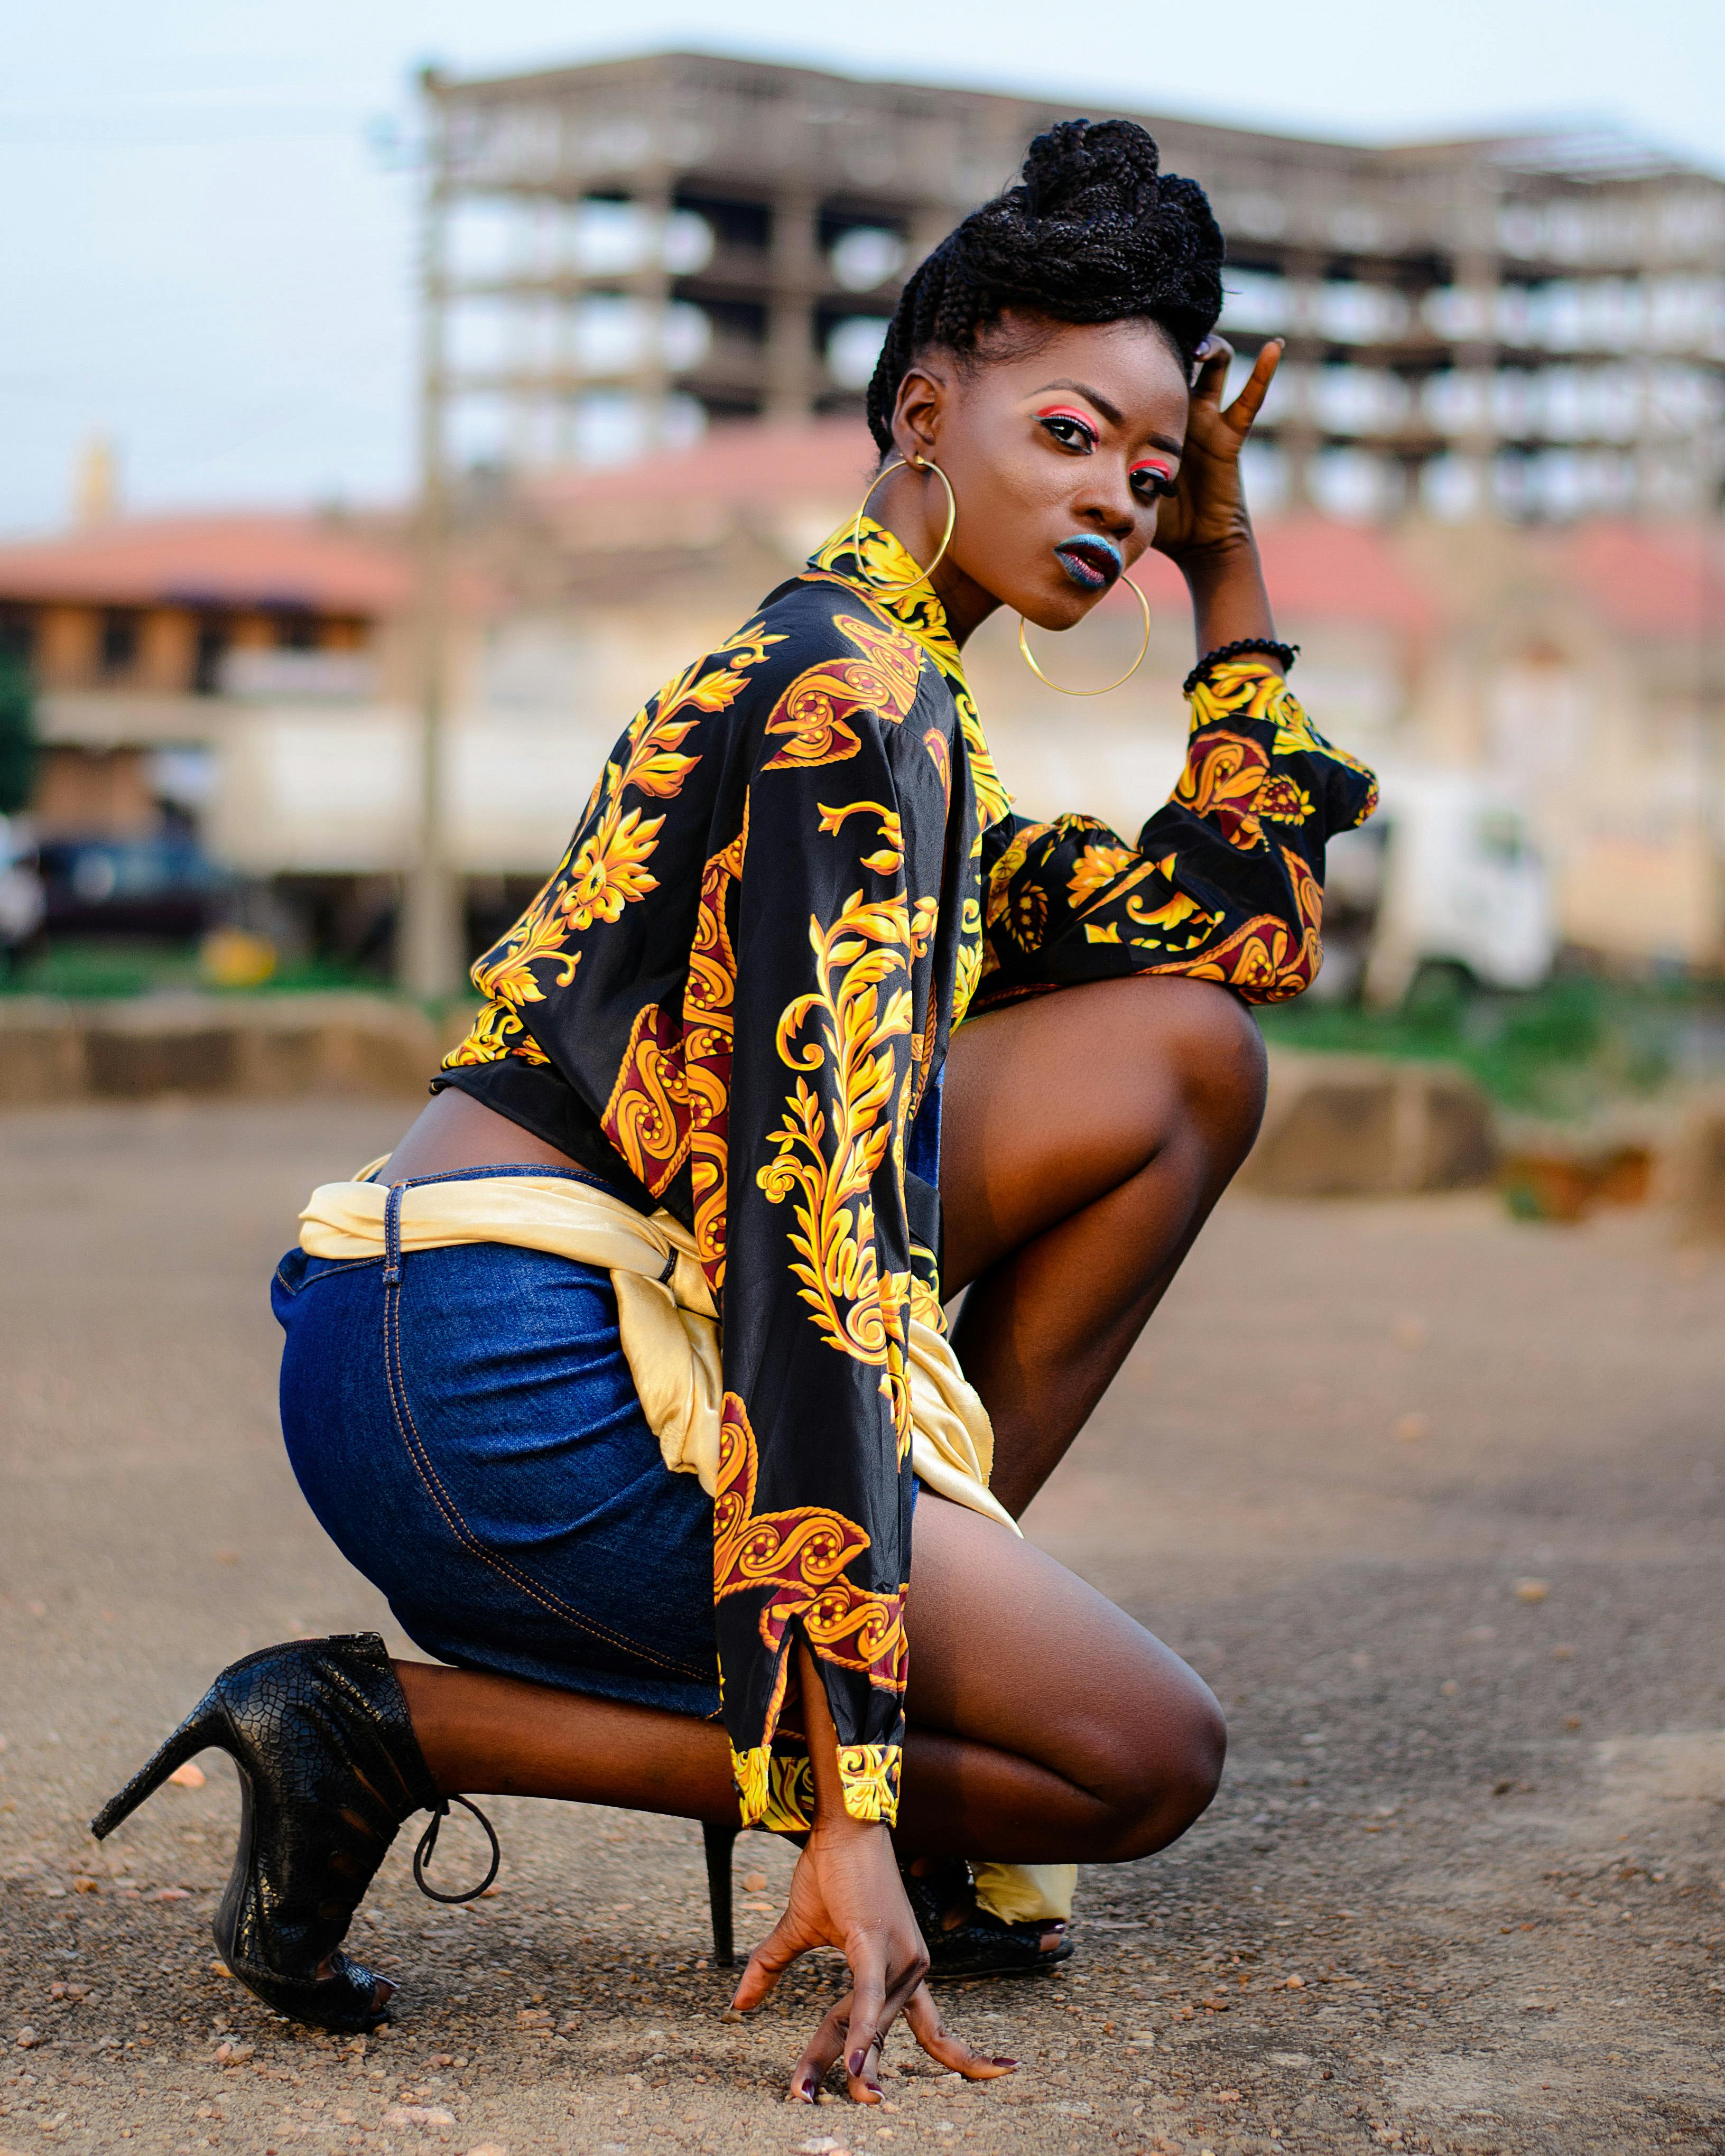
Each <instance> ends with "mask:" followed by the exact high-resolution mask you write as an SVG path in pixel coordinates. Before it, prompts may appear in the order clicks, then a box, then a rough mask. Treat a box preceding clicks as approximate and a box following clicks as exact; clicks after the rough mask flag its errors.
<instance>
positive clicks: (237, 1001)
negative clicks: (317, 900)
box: [0, 994, 466, 1106]
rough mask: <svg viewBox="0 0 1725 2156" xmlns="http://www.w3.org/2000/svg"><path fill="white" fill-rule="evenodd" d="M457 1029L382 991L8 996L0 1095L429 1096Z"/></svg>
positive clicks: (1, 1025) (1, 1098) (30, 1098)
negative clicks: (113, 998)
mask: <svg viewBox="0 0 1725 2156" xmlns="http://www.w3.org/2000/svg"><path fill="white" fill-rule="evenodd" d="M465 1023H466V1019H465V1014H461V1028H465ZM445 1034H449V1037H450V1038H459V1029H456V1028H454V1024H453V1021H452V1024H451V1027H447V1028H439V1027H438V1026H435V1025H434V1024H433V1023H432V1021H431V1020H430V1019H428V1018H427V1017H426V1016H425V1015H424V1013H422V1012H420V1011H418V1010H415V1009H413V1008H412V1007H411V1006H409V1005H407V1004H398V1003H393V1002H392V1001H391V1000H390V999H389V998H388V997H384V996H361V995H343V994H331V995H307V996H289V995H282V996H259V997H248V998H244V999H241V998H234V997H228V996H220V997H218V996H193V995H187V996H145V997H139V998H136V999H135V1000H129V1001H125V1002H115V1003H112V1004H105V1003H97V1002H90V1003H72V1002H61V1001H57V1000H56V999H54V998H50V997H45V996H44V997H36V996H18V997H8V998H0V1105H4V1106H27V1105H29V1104H32V1103H43V1102H49V1101H66V1100H80V1099H83V1100H100V1101H127V1100H147V1099H150V1098H151V1097H155V1096H160V1095H162V1094H167V1093H179V1094H193V1095H197V1096H206V1097H208V1096H223V1097H226V1098H228V1099H239V1100H286V1099H290V1098H293V1097H295V1096H299V1095H303V1094H317V1093H324V1094H330V1095H336V1096H345V1097H347V1098H350V1099H351V1098H355V1097H365V1098H386V1097H398V1098H405V1097H408V1096H413V1095H418V1096H423V1095H424V1091H425V1086H426V1084H427V1082H428V1081H429V1079H430V1077H431V1075H432V1073H433V1071H434V1070H435V1069H436V1068H437V1065H438V1060H439V1057H440V1056H441V1055H443V1054H444V1050H445V1048H446V1046H447V1045H448V1041H447V1040H446V1039H445V1038H444V1035H445Z"/></svg>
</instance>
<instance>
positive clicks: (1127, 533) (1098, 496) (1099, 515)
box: [1074, 472, 1138, 539]
mask: <svg viewBox="0 0 1725 2156" xmlns="http://www.w3.org/2000/svg"><path fill="white" fill-rule="evenodd" d="M1086 478H1087V480H1089V483H1088V484H1087V485H1086V487H1085V488H1084V490H1083V492H1082V493H1081V495H1080V496H1079V499H1078V500H1077V501H1076V504H1075V505H1074V506H1075V507H1076V509H1077V511H1078V513H1079V515H1080V516H1082V517H1083V518H1084V519H1085V521H1086V522H1087V523H1088V524H1089V525H1090V526H1091V528H1092V529H1093V530H1094V531H1100V532H1101V533H1103V534H1104V535H1105V536H1106V537H1108V538H1110V539H1127V538H1130V537H1131V536H1132V532H1133V531H1135V530H1136V529H1137V521H1138V515H1137V502H1136V501H1134V500H1133V499H1132V489H1131V487H1130V486H1129V485H1127V479H1126V475H1125V474H1124V473H1123V472H1122V474H1121V475H1120V476H1119V479H1118V480H1117V481H1116V480H1111V479H1105V478H1103V477H1102V475H1101V474H1100V473H1099V474H1097V475H1095V476H1094V477H1093V478H1091V476H1090V475H1086Z"/></svg>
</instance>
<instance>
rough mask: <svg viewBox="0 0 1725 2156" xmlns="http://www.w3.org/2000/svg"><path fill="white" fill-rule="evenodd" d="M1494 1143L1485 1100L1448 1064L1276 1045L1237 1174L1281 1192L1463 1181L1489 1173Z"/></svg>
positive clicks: (1350, 1193)
mask: <svg viewBox="0 0 1725 2156" xmlns="http://www.w3.org/2000/svg"><path fill="white" fill-rule="evenodd" d="M1497 1152H1498V1145H1497V1132H1496V1127H1495V1124H1494V1120H1493V1116H1492V1110H1491V1102H1490V1101H1489V1100H1488V1099H1487V1098H1486V1095H1485V1093H1484V1092H1483V1091H1481V1088H1480V1087H1479V1086H1476V1084H1475V1083H1474V1081H1473V1080H1472V1079H1471V1078H1470V1077H1469V1076H1468V1075H1467V1074H1466V1072H1465V1071H1463V1070H1458V1069H1457V1068H1456V1067H1455V1065H1452V1064H1447V1063H1414V1062H1407V1063H1403V1062H1391V1061H1389V1060H1383V1059H1379V1058H1378V1057H1375V1056H1369V1055H1303V1054H1297V1053H1294V1052H1291V1051H1288V1050H1277V1051H1276V1052H1275V1053H1274V1054H1272V1055H1271V1058H1270V1093H1269V1098H1268V1100H1267V1101H1266V1105H1265V1110H1264V1126H1263V1128H1262V1130H1261V1131H1260V1133H1259V1136H1258V1142H1257V1143H1256V1145H1255V1146H1254V1147H1253V1148H1252V1150H1251V1152H1250V1155H1249V1156H1248V1158H1247V1160H1246V1163H1245V1167H1244V1168H1242V1169H1241V1170H1240V1178H1239V1180H1240V1184H1241V1186H1242V1188H1245V1189H1248V1190H1260V1191H1263V1192H1265V1193H1267V1194H1269V1195H1271V1196H1274V1197H1277V1198H1350V1197H1389V1196H1392V1195H1395V1194H1398V1193H1408V1192H1413V1191H1420V1190H1461V1189H1466V1188H1470V1187H1471V1186H1473V1185H1475V1184H1478V1183H1489V1182H1490V1181H1491V1175H1492V1172H1493V1169H1494V1168H1495V1167H1496V1165H1497Z"/></svg>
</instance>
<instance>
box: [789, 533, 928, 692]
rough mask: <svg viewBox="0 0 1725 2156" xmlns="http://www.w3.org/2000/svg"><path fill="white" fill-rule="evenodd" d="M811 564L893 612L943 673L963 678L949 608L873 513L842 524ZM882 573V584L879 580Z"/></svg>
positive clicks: (892, 614) (874, 604) (812, 557)
mask: <svg viewBox="0 0 1725 2156" xmlns="http://www.w3.org/2000/svg"><path fill="white" fill-rule="evenodd" d="M809 567H810V568H811V569H812V570H814V572H816V573H817V574H818V575H821V576H827V577H834V579H835V580H836V581H837V582H838V583H841V584H844V585H845V586H847V587H848V588H850V590H851V591H854V592H855V593H858V594H859V595H860V597H861V598H865V599H866V600H867V601H868V602H869V603H870V605H871V606H873V607H876V608H879V609H880V612H881V613H884V614H889V615H891V618H892V619H893V620H894V621H896V622H897V623H898V624H899V625H900V626H901V628H903V629H908V630H909V631H910V633H911V635H912V636H914V637H915V638H916V641H917V642H918V643H919V644H922V645H923V646H924V647H925V648H926V649H927V650H928V651H929V652H930V653H931V654H932V655H933V657H934V658H935V659H937V660H938V661H939V662H940V665H941V667H942V670H943V671H945V672H947V673H949V674H956V675H957V676H958V678H959V680H961V681H962V680H963V678H964V665H963V660H961V659H960V658H959V656H958V647H957V644H954V643H953V641H952V631H951V630H950V629H948V628H947V610H946V608H944V607H943V606H942V604H941V603H940V601H939V599H938V598H937V597H936V596H935V594H934V593H933V592H932V590H931V589H930V588H929V587H928V585H927V584H926V583H923V582H922V580H921V570H920V566H919V564H918V563H917V562H915V561H913V560H912V559H911V556H910V555H909V554H908V553H906V551H905V549H904V548H903V547H901V545H900V544H899V542H898V541H897V539H896V538H895V536H893V534H892V533H891V531H888V530H887V529H886V526H885V525H884V524H877V523H875V520H874V519H873V517H871V516H864V517H862V518H861V519H860V520H856V519H853V520H852V521H851V522H850V523H849V524H841V525H840V526H839V529H838V530H837V531H835V532H834V534H833V536H832V537H831V538H830V539H829V540H827V541H826V542H824V544H823V545H821V546H819V547H816V549H815V551H814V553H812V554H811V555H810V556H809ZM865 571H866V573H865ZM875 577H879V578H880V583H878V584H877V583H875V581H874V579H875Z"/></svg>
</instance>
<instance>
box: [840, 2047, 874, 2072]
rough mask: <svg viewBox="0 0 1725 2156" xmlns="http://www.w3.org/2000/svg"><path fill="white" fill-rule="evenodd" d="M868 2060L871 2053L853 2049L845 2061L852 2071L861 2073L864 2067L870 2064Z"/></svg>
mask: <svg viewBox="0 0 1725 2156" xmlns="http://www.w3.org/2000/svg"><path fill="white" fill-rule="evenodd" d="M868 2062H869V2055H868V2053H867V2052H866V2051H853V2052H852V2053H851V2055H850V2057H849V2058H848V2059H847V2060H846V2061H845V2064H846V2065H847V2066H849V2067H850V2071H851V2072H852V2073H854V2074H860V2073H861V2071H862V2070H863V2068H864V2067H865V2066H866V2065H867V2064H868Z"/></svg>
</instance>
